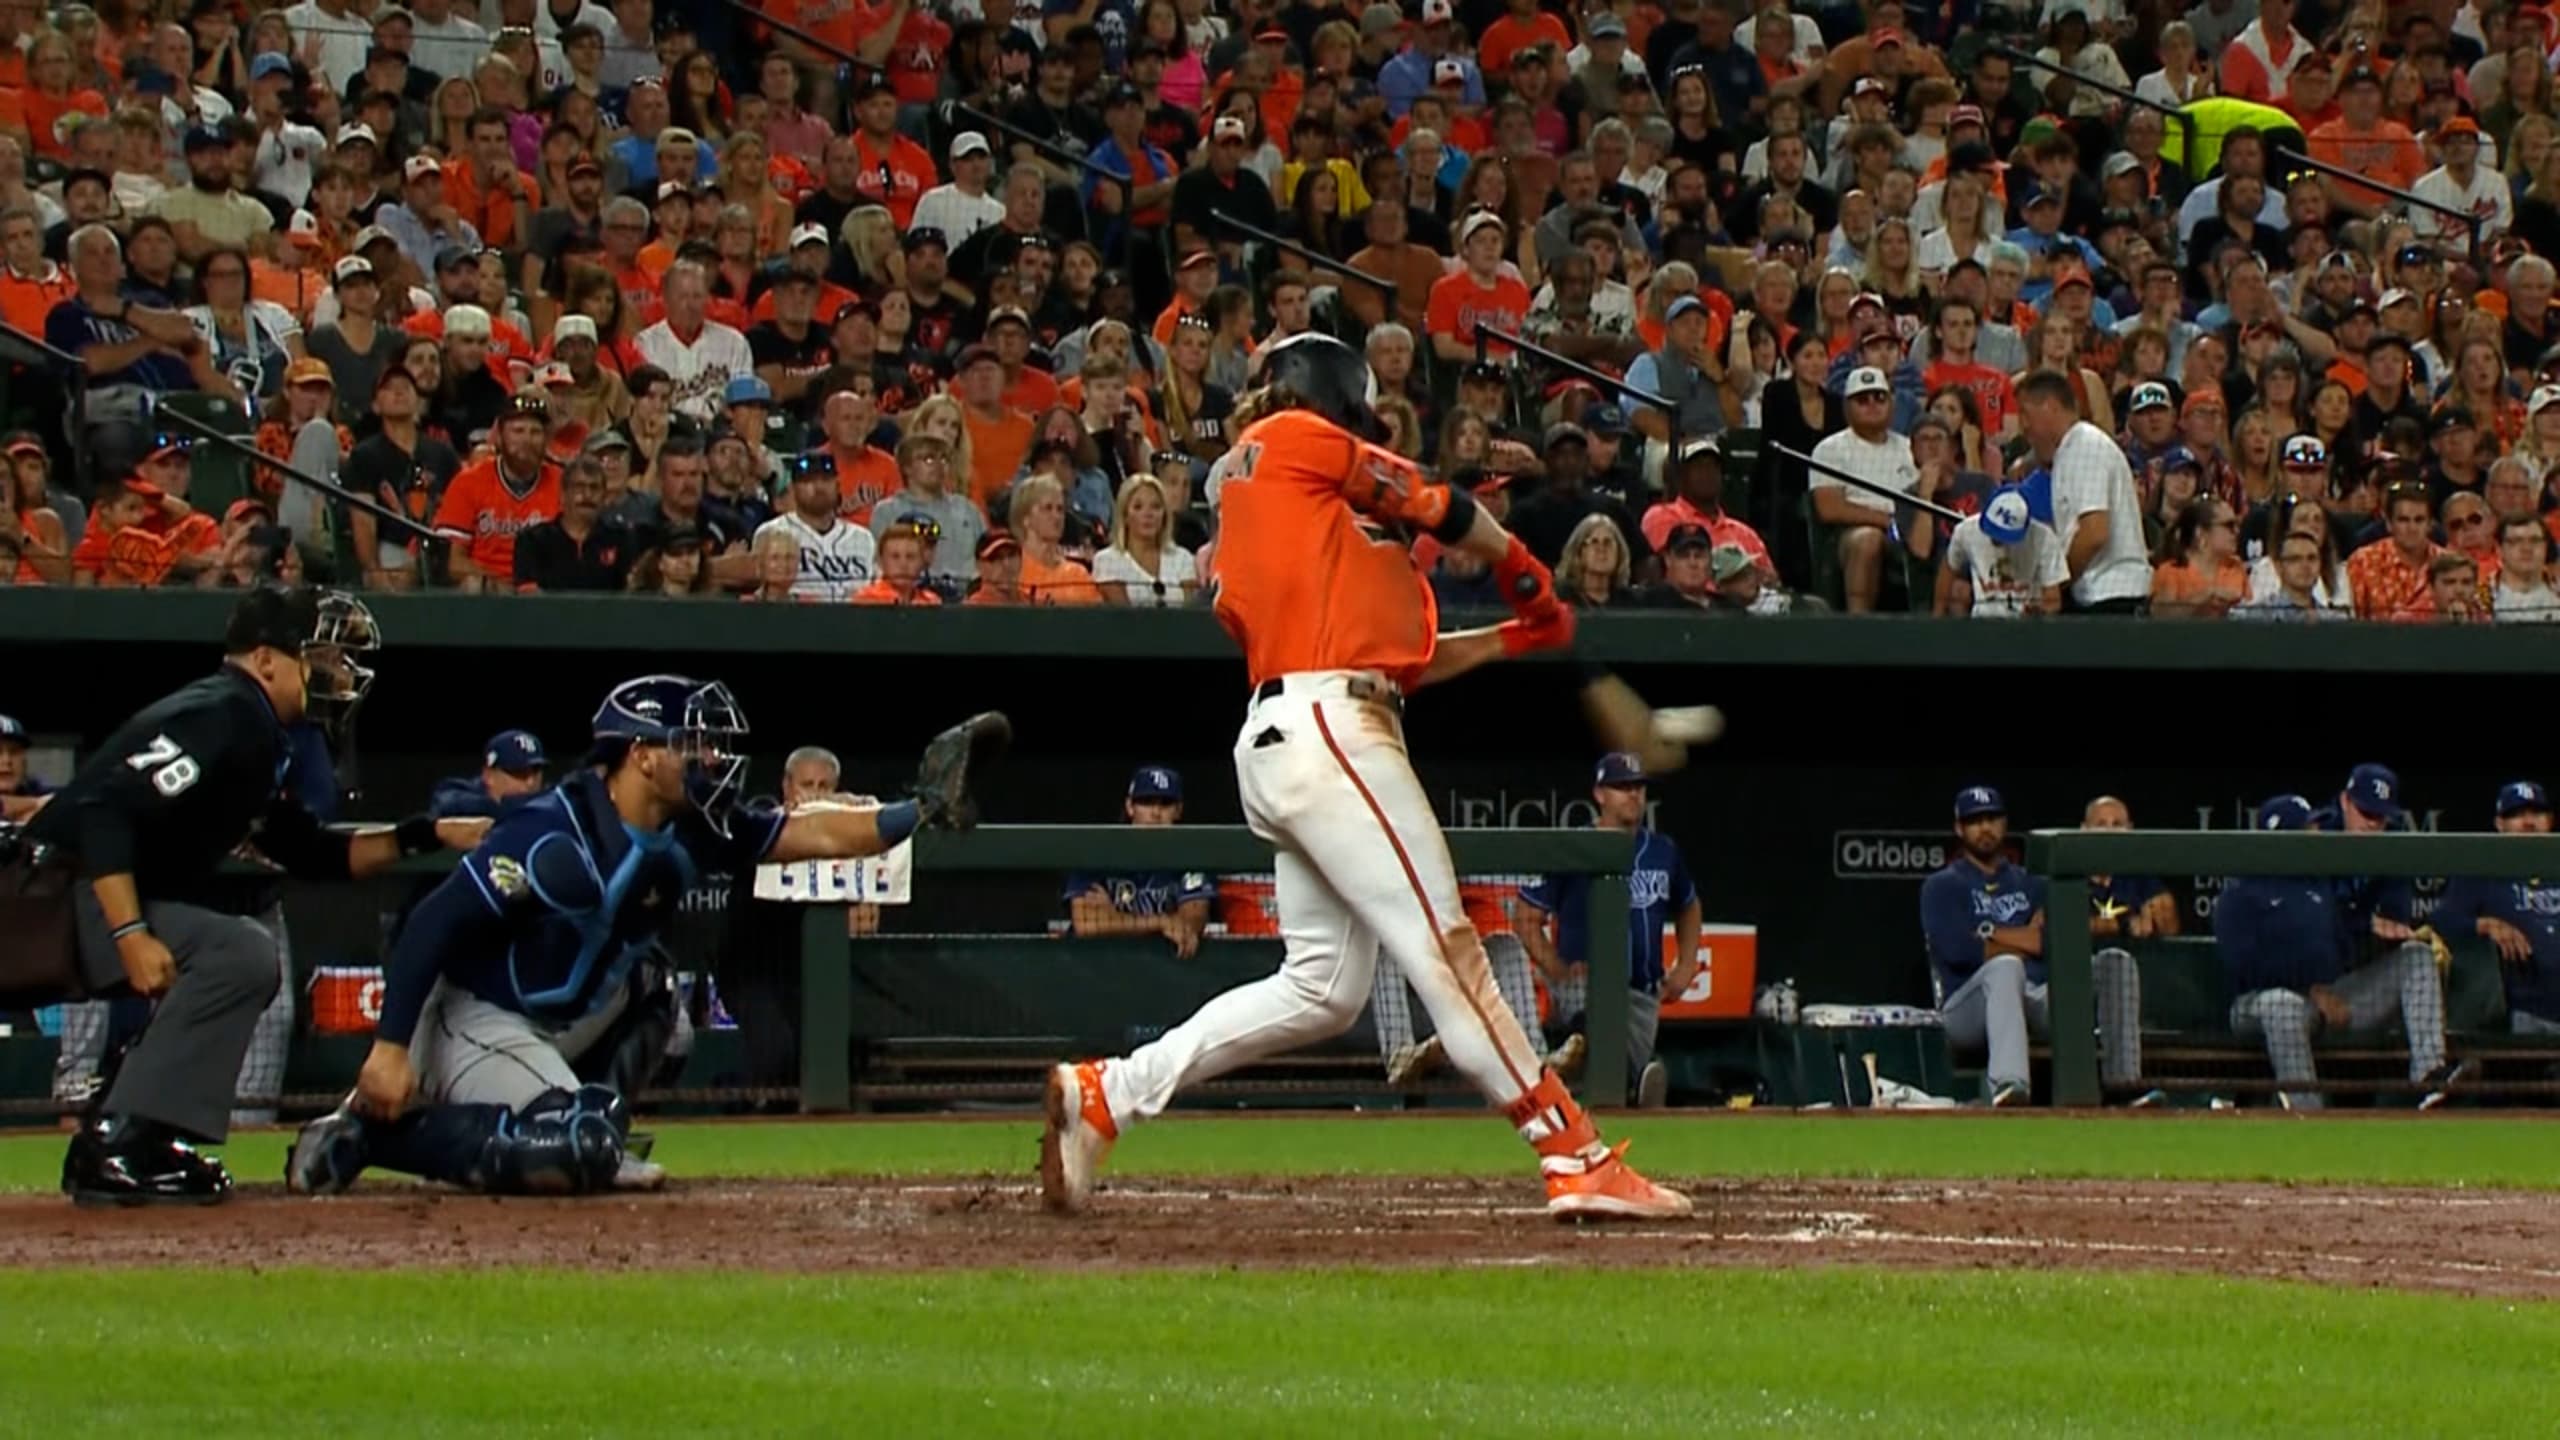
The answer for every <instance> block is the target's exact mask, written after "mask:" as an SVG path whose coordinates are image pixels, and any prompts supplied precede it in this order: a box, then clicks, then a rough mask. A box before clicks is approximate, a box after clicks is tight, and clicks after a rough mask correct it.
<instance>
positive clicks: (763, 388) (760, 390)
mask: <svg viewBox="0 0 2560 1440" xmlns="http://www.w3.org/2000/svg"><path fill="white" fill-rule="evenodd" d="M728 398H729V403H730V404H732V405H770V404H772V403H773V387H772V386H770V385H767V384H766V383H764V379H763V377H761V376H757V375H741V376H739V377H737V378H736V379H734V380H731V381H730V382H729V397H728Z"/></svg>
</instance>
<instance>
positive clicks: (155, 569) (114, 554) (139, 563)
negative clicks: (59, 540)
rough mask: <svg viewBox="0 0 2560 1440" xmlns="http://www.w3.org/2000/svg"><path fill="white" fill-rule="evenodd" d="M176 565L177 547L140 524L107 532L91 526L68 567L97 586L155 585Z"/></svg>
mask: <svg viewBox="0 0 2560 1440" xmlns="http://www.w3.org/2000/svg"><path fill="white" fill-rule="evenodd" d="M177 563H178V548H177V547H176V546H174V545H172V544H170V543H169V542H168V541H167V540H165V539H162V538H161V537H160V536H157V535H154V534H152V533H151V532H150V531H149V530H146V529H144V528H143V527H142V526H140V525H127V526H125V527H123V528H122V529H118V530H113V531H110V530H107V529H105V528H104V527H101V526H97V525H92V526H90V527H89V528H88V529H87V531H85V532H84V533H82V535H81V536H80V543H79V544H78V545H77V546H75V547H73V549H72V551H71V568H72V570H73V571H75V572H85V573H87V574H90V575H94V576H96V577H97V580H98V583H99V584H101V585H157V584H159V583H160V582H161V581H162V580H164V579H167V578H168V575H169V570H170V568H171V567H172V566H174V565H176V564H177Z"/></svg>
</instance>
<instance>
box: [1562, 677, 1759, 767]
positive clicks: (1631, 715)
mask: <svg viewBox="0 0 2560 1440" xmlns="http://www.w3.org/2000/svg"><path fill="white" fill-rule="evenodd" d="M1582 713H1583V715H1584V716H1585V717H1586V718H1588V719H1589V720H1590V722H1591V732H1592V734H1593V735H1594V736H1595V737H1597V738H1598V739H1599V741H1600V743H1601V747H1602V748H1603V749H1608V750H1623V751H1626V752H1627V753H1629V754H1631V755H1634V756H1636V757H1637V758H1638V759H1639V760H1640V761H1642V762H1643V765H1644V773H1646V774H1647V775H1669V774H1673V773H1676V772H1677V771H1679V770H1680V769H1681V768H1682V767H1683V766H1686V765H1687V764H1688V763H1689V747H1690V746H1692V745H1706V744H1711V743H1713V742H1714V741H1715V739H1716V737H1718V736H1720V735H1722V734H1723V733H1724V712H1723V711H1721V710H1719V709H1717V708H1716V707H1715V706H1713V705H1688V706H1679V707H1675V708H1671V709H1664V710H1657V709H1655V708H1654V707H1653V706H1652V705H1651V704H1649V703H1647V701H1646V700H1645V698H1644V697H1643V696H1642V695H1640V694H1638V693H1636V687H1634V686H1633V685H1630V684H1628V683H1627V682H1626V680H1625V679H1624V678H1623V677H1622V676H1620V675H1619V674H1618V673H1617V672H1616V671H1614V670H1611V669H1609V668H1607V667H1606V666H1601V665H1589V666H1586V667H1584V671H1583V680H1582Z"/></svg>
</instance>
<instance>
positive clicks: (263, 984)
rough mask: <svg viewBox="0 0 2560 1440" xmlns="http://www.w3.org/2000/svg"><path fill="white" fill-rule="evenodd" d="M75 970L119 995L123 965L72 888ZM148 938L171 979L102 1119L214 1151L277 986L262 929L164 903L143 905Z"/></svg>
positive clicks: (102, 919) (86, 896) (90, 899)
mask: <svg viewBox="0 0 2560 1440" xmlns="http://www.w3.org/2000/svg"><path fill="white" fill-rule="evenodd" d="M74 891H75V894H74V900H75V903H76V904H77V907H78V909H77V917H78V922H77V923H78V927H79V933H80V969H81V973H82V974H83V975H84V976H85V977H86V978H87V980H88V983H89V988H90V989H91V990H93V991H98V992H102V993H123V992H124V991H125V990H126V983H125V975H124V963H123V961H121V960H119V959H118V958H117V957H116V947H115V942H114V941H112V940H110V939H108V938H107V920H106V916H105V915H104V914H103V913H101V912H100V911H99V909H98V899H97V896H96V894H95V893H94V892H92V891H91V890H90V888H89V887H88V886H87V885H79V886H75V887H74ZM142 918H143V919H144V920H146V921H149V922H150V924H151V933H153V934H154V935H157V936H159V937H160V943H161V944H163V945H166V946H168V947H169V954H170V956H171V957H172V958H174V959H175V960H176V961H177V966H178V978H177V981H176V983H175V984H173V985H171V986H170V987H169V989H168V991H167V992H166V993H164V994H163V995H161V996H160V999H159V1003H158V1004H157V1005H156V1006H154V1007H153V1009H152V1012H151V1023H150V1024H149V1025H147V1026H145V1027H144V1028H143V1032H142V1038H141V1039H140V1040H137V1041H136V1042H134V1046H133V1049H132V1050H131V1051H129V1052H127V1054H126V1055H125V1057H124V1065H123V1068H121V1069H120V1070H118V1071H117V1072H116V1083H115V1088H114V1089H113V1090H110V1091H109V1092H108V1093H107V1100H106V1107H105V1113H107V1114H109V1115H125V1116H131V1117H134V1118H137V1119H143V1120H153V1121H157V1122H159V1123H160V1124H163V1125H166V1126H169V1127H170V1128H172V1129H174V1130H177V1131H178V1132H180V1133H181V1134H184V1135H187V1136H189V1137H191V1138H193V1139H196V1140H199V1141H204V1142H208V1143H212V1144H220V1143H221V1142H222V1141H224V1140H226V1139H228V1138H230V1135H231V1093H232V1086H233V1084H234V1083H235V1082H236V1081H237V1079H238V1078H239V1075H240V1062H241V1059H242V1058H243V1057H244V1056H246V1055H247V1054H248V1053H249V1041H250V1039H251V1037H253V1036H254V1035H255V1034H256V1033H257V1029H258V1016H259V1013H260V1012H262V1011H264V1010H265V1009H266V1008H267V1004H268V1002H269V1001H272V1000H273V999H275V996H276V990H277V988H278V987H279V986H280V985H281V984H282V983H283V971H282V969H281V968H280V965H279V962H278V959H277V956H276V939H275V937H274V936H273V935H271V934H269V933H267V927H265V926H264V925H261V924H259V923H258V922H257V921H255V920H252V919H249V918H247V917H245V916H240V915H223V914H218V913H216V912H214V911H211V910H207V909H203V908H202V907H200V906H195V905H185V904H180V903H177V902H175V901H169V900H145V901H143V902H142Z"/></svg>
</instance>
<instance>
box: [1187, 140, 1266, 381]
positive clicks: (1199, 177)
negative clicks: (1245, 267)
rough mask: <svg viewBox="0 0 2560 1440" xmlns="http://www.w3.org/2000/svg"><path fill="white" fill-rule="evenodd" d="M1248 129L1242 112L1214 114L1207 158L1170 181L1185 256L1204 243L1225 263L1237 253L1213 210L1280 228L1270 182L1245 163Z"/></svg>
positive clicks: (1237, 247) (1232, 236) (1232, 233)
mask: <svg viewBox="0 0 2560 1440" xmlns="http://www.w3.org/2000/svg"><path fill="white" fill-rule="evenodd" d="M1248 133H1249V132H1248V130H1247V127H1246V125H1245V122H1244V120H1243V119H1242V118H1241V117H1239V116H1235V115H1221V116H1219V117H1218V118H1217V120H1215V121H1214V122H1212V123H1211V124H1210V127H1209V163H1208V164H1206V165H1195V166H1192V167H1191V168H1189V169H1186V170H1184V171H1183V172H1182V175H1181V178H1180V179H1178V180H1176V181H1175V182H1174V185H1173V240H1174V248H1175V249H1176V251H1177V252H1179V253H1180V254H1182V255H1184V256H1186V257H1188V256H1189V255H1190V254H1191V252H1193V251H1195V250H1203V249H1205V250H1211V251H1214V252H1215V253H1217V254H1218V255H1220V256H1222V257H1226V259H1227V261H1228V262H1229V263H1232V262H1234V261H1237V260H1240V259H1241V258H1242V254H1243V250H1242V243H1241V241H1240V240H1239V239H1238V238H1237V235H1236V232H1235V231H1232V230H1229V229H1227V228H1226V227H1225V226H1222V225H1219V224H1218V223H1217V222H1216V220H1215V219H1214V213H1215V212H1224V213H1226V214H1229V215H1232V216H1234V217H1235V218H1237V219H1239V220H1242V221H1244V222H1245V223H1247V224H1249V225H1254V226H1258V227H1260V228H1261V229H1264V230H1275V231H1276V230H1278V229H1279V228H1280V210H1279V206H1278V205H1277V204H1276V203H1275V202H1274V201H1273V199H1272V197H1271V188H1270V187H1269V186H1268V185H1266V184H1264V183H1263V180H1262V177H1261V176H1260V175H1257V174H1255V173H1254V172H1253V171H1252V170H1250V169H1248V168H1246V166H1245V163H1244V161H1245V150H1246V145H1247V141H1248ZM1158 338H1159V339H1161V338H1163V337H1161V336H1159V337H1158Z"/></svg>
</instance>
